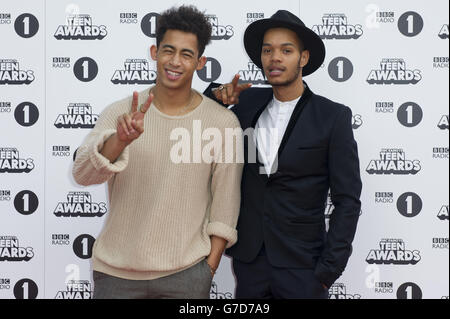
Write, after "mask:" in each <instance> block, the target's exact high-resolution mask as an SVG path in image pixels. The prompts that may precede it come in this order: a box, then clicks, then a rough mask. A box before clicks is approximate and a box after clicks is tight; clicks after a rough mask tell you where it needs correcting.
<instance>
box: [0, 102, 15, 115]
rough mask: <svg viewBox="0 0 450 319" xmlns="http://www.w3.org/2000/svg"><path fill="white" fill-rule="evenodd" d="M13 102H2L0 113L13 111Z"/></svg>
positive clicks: (0, 103)
mask: <svg viewBox="0 0 450 319" xmlns="http://www.w3.org/2000/svg"><path fill="white" fill-rule="evenodd" d="M11 110H12V108H11V102H0V114H6V113H11Z"/></svg>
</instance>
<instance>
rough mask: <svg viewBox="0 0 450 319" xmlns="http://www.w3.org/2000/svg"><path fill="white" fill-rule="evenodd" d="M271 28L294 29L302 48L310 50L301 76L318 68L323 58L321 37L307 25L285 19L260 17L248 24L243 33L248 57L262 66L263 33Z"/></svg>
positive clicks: (323, 50) (323, 46)
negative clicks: (260, 18)
mask: <svg viewBox="0 0 450 319" xmlns="http://www.w3.org/2000/svg"><path fill="white" fill-rule="evenodd" d="M273 28H286V29H290V30H292V31H294V32H295V33H297V35H298V36H299V38H300V40H301V41H302V43H303V45H304V49H305V50H308V51H309V52H310V55H309V61H308V64H307V65H305V67H303V72H302V75H303V76H307V75H310V74H311V73H314V72H315V71H316V70H317V69H318V68H320V66H321V65H322V64H323V61H324V60H325V45H324V43H323V41H322V39H321V38H320V37H319V36H318V35H317V34H316V33H315V32H314V31H312V30H311V29H309V28H307V27H303V26H301V25H298V24H294V23H289V22H286V21H277V20H274V19H262V20H258V21H255V22H253V23H252V24H250V25H249V26H248V27H247V30H245V33H244V47H245V51H247V54H248V56H249V57H250V59H251V60H252V61H253V63H255V64H256V65H257V66H258V67H259V68H260V69H262V68H263V66H262V63H261V50H262V44H263V39H264V34H265V33H266V32H267V30H269V29H273Z"/></svg>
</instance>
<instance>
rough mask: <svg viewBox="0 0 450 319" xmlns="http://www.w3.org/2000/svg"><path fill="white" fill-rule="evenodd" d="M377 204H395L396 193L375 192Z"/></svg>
mask: <svg viewBox="0 0 450 319" xmlns="http://www.w3.org/2000/svg"><path fill="white" fill-rule="evenodd" d="M375 203H376V204H393V203H394V193H393V192H375Z"/></svg>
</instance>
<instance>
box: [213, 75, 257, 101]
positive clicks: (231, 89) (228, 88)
mask: <svg viewBox="0 0 450 319" xmlns="http://www.w3.org/2000/svg"><path fill="white" fill-rule="evenodd" d="M239 77H240V75H239V74H236V75H235V76H234V78H233V81H231V83H227V84H223V85H221V86H219V87H218V88H216V89H214V90H213V93H214V96H215V97H216V99H217V100H219V101H221V102H222V103H223V104H228V105H231V104H238V103H239V95H241V93H242V91H245V90H247V89H249V88H250V87H251V86H252V84H251V83H247V84H239Z"/></svg>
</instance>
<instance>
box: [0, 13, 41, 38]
mask: <svg viewBox="0 0 450 319" xmlns="http://www.w3.org/2000/svg"><path fill="white" fill-rule="evenodd" d="M0 19H1V18H0ZM14 30H16V33H17V34H18V35H19V36H20V37H22V38H25V39H28V38H31V37H34V36H35V35H36V34H37V33H38V31H39V21H38V19H37V18H36V17H35V16H34V15H32V14H31V13H23V14H21V15H19V16H18V17H17V18H16V21H15V22H14Z"/></svg>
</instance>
